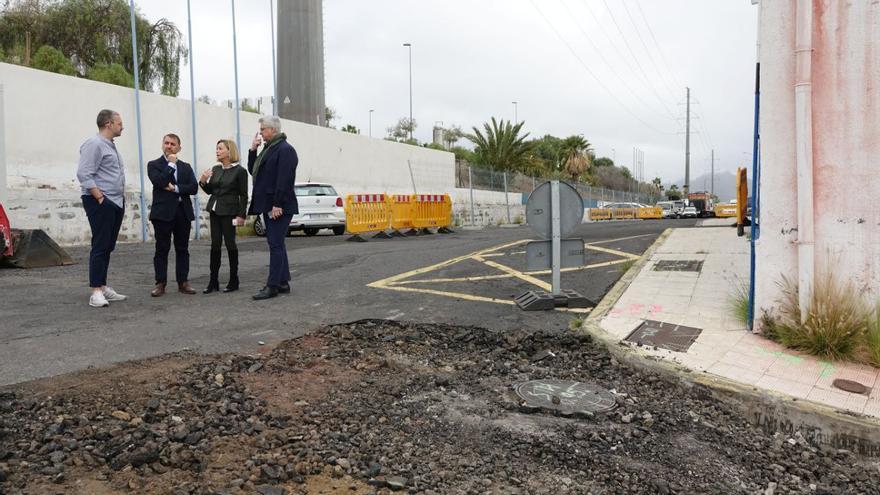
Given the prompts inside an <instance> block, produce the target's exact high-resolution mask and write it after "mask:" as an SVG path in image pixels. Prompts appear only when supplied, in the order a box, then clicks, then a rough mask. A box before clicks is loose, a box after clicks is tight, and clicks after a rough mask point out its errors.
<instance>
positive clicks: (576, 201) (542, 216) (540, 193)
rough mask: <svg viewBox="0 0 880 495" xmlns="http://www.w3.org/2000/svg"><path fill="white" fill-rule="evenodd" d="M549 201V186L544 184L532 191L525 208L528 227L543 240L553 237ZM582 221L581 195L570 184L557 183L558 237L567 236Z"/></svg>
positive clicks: (547, 183) (548, 183) (550, 198)
mask: <svg viewBox="0 0 880 495" xmlns="http://www.w3.org/2000/svg"><path fill="white" fill-rule="evenodd" d="M554 182H555V181H554ZM551 201H552V194H551V184H550V182H545V183H543V184H541V185H540V186H538V187H537V188H535V190H534V191H532V194H530V195H529V201H528V205H527V206H526V221H527V222H528V223H529V227H531V228H532V230H534V231H535V233H537V234H538V235H540V236H541V237H543V238H544V239H550V238H551V237H552V236H553V226H552V223H553V218H552V216H551V211H552V207H551ZM583 221H584V201H583V199H581V195H580V194H578V192H577V189H575V188H574V187H572V186H571V185H570V184H567V183H565V182H559V235H560V236H561V237H566V236H568V235H569V234H571V233H572V232H573V231H574V229H575V227H577V226H578V225H580V224H581V223H582V222H583Z"/></svg>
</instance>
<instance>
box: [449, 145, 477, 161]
mask: <svg viewBox="0 0 880 495" xmlns="http://www.w3.org/2000/svg"><path fill="white" fill-rule="evenodd" d="M449 151H451V152H452V153H454V154H455V159H456V160H460V161H466V162H468V163H476V155H474V152H473V151H471V150H469V149H467V148H465V147H464V146H453V147H452V149H450V150H449Z"/></svg>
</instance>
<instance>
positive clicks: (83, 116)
mask: <svg viewBox="0 0 880 495" xmlns="http://www.w3.org/2000/svg"><path fill="white" fill-rule="evenodd" d="M0 86H2V87H3V103H5V105H4V107H5V109H4V112H2V113H0V119H5V123H6V126H5V131H6V132H5V136H4V135H3V133H2V132H0V167H2V164H3V160H2V158H3V157H5V159H6V171H5V173H2V172H3V170H2V168H0V181H2V180H6V181H7V184H6V186H5V187H0V197H2V194H6V197H5V198H4V199H3V204H4V206H6V209H7V213H9V215H10V217H11V219H12V222H13V225H14V226H15V227H18V228H41V229H44V230H46V231H47V233H48V234H49V235H50V236H52V237H53V238H54V239H55V240H57V241H58V242H60V243H64V244H72V243H83V242H87V241H88V240H89V238H90V233H89V227H88V222H87V221H86V218H85V215H84V213H83V210H82V206H81V204H80V193H79V184H78V183H77V180H76V167H77V163H78V159H79V147H80V144H82V142H83V141H85V140H86V139H87V138H88V137H90V136H92V135H94V134H95V133H96V132H97V128H96V125H95V117H96V116H97V113H98V111H99V110H101V109H102V108H110V109H113V110H116V111H118V112H120V114H121V115H122V119H123V123H124V126H125V130H124V131H123V134H122V136H121V137H119V138H117V140H116V142H117V146H118V148H119V151H120V154H121V155H122V158H123V162H124V164H125V167H126V182H127V184H126V193H127V198H126V201H127V208H126V218H125V221H124V223H123V228H122V232H121V234H120V239H121V240H138V239H140V237H141V224H140V214H141V212H140V211H139V207H138V203H139V197H140V191H141V186H140V184H141V179H140V172H139V165H138V161H139V160H138V147H137V129H136V122H135V99H134V93H133V91H132V90H131V89H126V88H122V87H119V86H112V85H108V84H104V83H99V82H95V81H88V80H85V79H78V78H74V77H68V76H62V75H58V74H52V73H49V72H43V71H38V70H33V69H27V68H23V67H19V66H16V65H9V64H0ZM141 113H142V118H141V123H142V126H143V127H142V129H143V131H142V139H143V152H144V157H143V160H144V162H147V161H149V160H153V159H155V158H157V157H158V156H159V155H160V154H161V146H160V145H161V140H162V136H163V135H164V134H166V133H168V132H174V133H176V134H178V135H180V136H181V138H182V140H183V149H182V151H181V153H180V155H181V158H182V159H184V160H185V161H188V162H190V163H193V162H194V160H193V158H194V157H193V149H194V146H193V139H192V124H191V118H190V103H189V101H187V100H182V99H177V98H171V97H167V96H161V95H156V94H152V93H146V92H141ZM258 118H259V116H258V115H256V114H252V113H245V112H242V113H241V116H240V119H241V129H242V132H241V133H242V136H241V144H242V147H244V148H247V147H248V146H249V145H250V142H251V140H252V138H253V135H254V133H255V132H256V131H257V130H258V123H257V119H258ZM196 119H197V122H198V127H197V136H198V142H197V144H198V156H197V157H196V158H198V163H197V166H198V168H199V169H200V170H203V169H205V168H206V167H209V166H212V165H213V164H214V163H215V160H214V147H215V143H216V141H217V140H218V139H221V138H228V137H232V136H233V134H234V133H235V112H234V111H233V110H229V109H226V108H222V107H219V106H214V105H206V104H201V103H198V104H197V105H196ZM2 121H3V120H0V122H2ZM283 127H284V129H283V130H284V131H285V132H286V133H287V135H288V139H289V141H290V142H291V144H293V146H294V147H295V148H296V150H297V152H298V154H299V159H300V163H299V167H298V169H297V181H306V180H313V181H325V182H329V183H331V184H333V185H334V186H336V188H337V189H338V190H339V192H340V193H341V194H349V193H358V192H387V193H392V194H393V193H411V192H412V190H413V181H414V182H415V186H416V189H417V190H418V192H419V193H452V191H453V189H454V180H455V177H454V174H455V171H454V155H452V154H451V153H447V152H442V151H435V150H431V149H427V148H420V147H416V146H410V145H404V144H398V143H393V142H389V141H384V140H382V139H372V138H369V137H366V136H361V135H354V134H349V133H344V132H340V131H336V130H334V129H327V128H323V127H316V126H311V125H307V124H302V123H299V122H293V121H286V120H285V121H283ZM2 129H3V127H2V125H0V130H2ZM4 137H5V139H3V138H4ZM4 144H5V154H4V153H2V151H3V150H4ZM410 165H411V167H412V179H411V176H410ZM145 169H146V163H144V173H146V170H145ZM143 180H144V183H145V187H146V193H145V196H146V197H145V201H146V204H147V206H148V207H149V204H150V200H151V192H150V191H151V185H150V182H149V180H148V179H147V178H146V177H144V179H143ZM0 186H3V182H0ZM200 194H201V199H202V202H201V204H202V205H204V204H205V201H206V199H207V198H206V196H205V195H204V194H203V193H200ZM502 196H503V195H502ZM202 228H203V229H204V230H205V231H206V229H207V225H206V222H203V223H202Z"/></svg>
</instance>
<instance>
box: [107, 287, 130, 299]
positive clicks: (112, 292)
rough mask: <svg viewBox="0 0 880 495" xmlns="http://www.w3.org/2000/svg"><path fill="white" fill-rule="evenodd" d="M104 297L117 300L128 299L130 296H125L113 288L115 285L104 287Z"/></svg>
mask: <svg viewBox="0 0 880 495" xmlns="http://www.w3.org/2000/svg"><path fill="white" fill-rule="evenodd" d="M104 298H105V299H107V300H108V301H111V302H117V301H125V300H126V299H128V296H123V295H122V294H120V293H118V292H116V291H115V290H113V287H104Z"/></svg>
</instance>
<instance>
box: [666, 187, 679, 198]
mask: <svg viewBox="0 0 880 495" xmlns="http://www.w3.org/2000/svg"><path fill="white" fill-rule="evenodd" d="M666 199H668V200H670V201H673V200H677V199H681V191H679V189H678V186H676V185H675V184H673V185H671V186H669V189H667V190H666Z"/></svg>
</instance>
